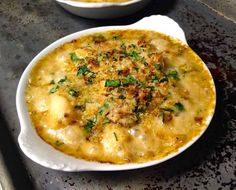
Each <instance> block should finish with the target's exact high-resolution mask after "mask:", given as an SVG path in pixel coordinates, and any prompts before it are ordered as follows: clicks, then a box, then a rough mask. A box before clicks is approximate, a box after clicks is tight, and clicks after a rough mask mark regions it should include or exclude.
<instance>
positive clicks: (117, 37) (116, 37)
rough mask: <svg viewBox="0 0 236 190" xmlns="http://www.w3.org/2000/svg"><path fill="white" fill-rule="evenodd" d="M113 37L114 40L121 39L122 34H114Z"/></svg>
mask: <svg viewBox="0 0 236 190" xmlns="http://www.w3.org/2000/svg"><path fill="white" fill-rule="evenodd" d="M112 39H113V40H121V36H113V37H112Z"/></svg>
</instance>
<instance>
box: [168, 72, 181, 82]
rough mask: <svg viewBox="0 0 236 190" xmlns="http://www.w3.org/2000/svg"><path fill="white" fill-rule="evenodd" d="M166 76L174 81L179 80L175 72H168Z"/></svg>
mask: <svg viewBox="0 0 236 190" xmlns="http://www.w3.org/2000/svg"><path fill="white" fill-rule="evenodd" d="M167 76H168V77H169V78H173V79H174V80H179V73H178V72H177V71H176V70H172V71H169V72H168V74H167Z"/></svg>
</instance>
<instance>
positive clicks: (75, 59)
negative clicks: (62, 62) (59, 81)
mask: <svg viewBox="0 0 236 190" xmlns="http://www.w3.org/2000/svg"><path fill="white" fill-rule="evenodd" d="M70 59H71V61H73V62H77V61H79V58H78V57H77V55H76V54H75V52H72V53H70Z"/></svg>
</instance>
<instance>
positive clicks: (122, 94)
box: [26, 30, 215, 164]
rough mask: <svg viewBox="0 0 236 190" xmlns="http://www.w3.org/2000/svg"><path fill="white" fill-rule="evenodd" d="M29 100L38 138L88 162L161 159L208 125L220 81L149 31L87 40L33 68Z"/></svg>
mask: <svg viewBox="0 0 236 190" xmlns="http://www.w3.org/2000/svg"><path fill="white" fill-rule="evenodd" d="M26 101H27V107H28V111H29V113H30V117H31V120H32V123H33V125H34V126H35V128H36V130H37V132H38V134H39V136H40V137H41V138H42V139H43V140H45V141H46V142H47V143H49V144H51V145H52V146H53V147H54V148H56V149H58V150H60V151H62V152H64V153H66V154H69V155H72V156H75V157H78V158H83V159H86V160H95V161H99V162H111V163H115V164H124V163H140V162H147V161H150V160H156V159H160V158H162V157H164V156H166V155H168V154H171V153H173V152H175V151H177V150H178V149H179V148H180V147H181V146H183V145H185V144H186V143H188V142H189V141H190V140H191V139H193V138H194V137H195V136H197V135H199V133H201V132H202V131H203V130H204V129H205V128H206V127H207V123H206V120H207V119H208V117H210V116H212V114H213V112H214V106H215V91H214V84H213V80H212V78H211V75H210V74H209V72H208V70H207V69H206V67H205V66H204V63H203V62H202V60H201V59H200V58H199V57H198V56H197V55H196V54H195V53H194V52H193V51H192V50H191V49H190V48H189V47H188V46H186V45H184V44H182V43H181V42H180V41H177V40H175V39H172V38H170V37H168V36H165V35H163V34H160V33H157V32H153V31H144V30H114V31H108V32H102V33H96V34H93V35H88V36H84V37H81V38H78V39H77V40H73V41H72V42H69V43H66V44H64V45H62V46H61V47H59V48H57V49H55V50H54V51H52V52H51V53H49V54H48V55H47V56H46V57H44V58H43V59H42V60H40V61H39V62H38V63H37V65H36V66H35V67H34V68H33V70H32V72H31V74H30V77H29V82H28V85H27V89H26Z"/></svg>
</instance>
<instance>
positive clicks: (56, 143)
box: [54, 140, 64, 146]
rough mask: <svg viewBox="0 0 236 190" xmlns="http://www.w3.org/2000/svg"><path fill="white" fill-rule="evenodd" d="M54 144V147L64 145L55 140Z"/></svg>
mask: <svg viewBox="0 0 236 190" xmlns="http://www.w3.org/2000/svg"><path fill="white" fill-rule="evenodd" d="M54 144H55V145H56V146H61V145H63V144H64V143H63V142H61V141H59V140H56V141H55V142H54Z"/></svg>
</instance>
